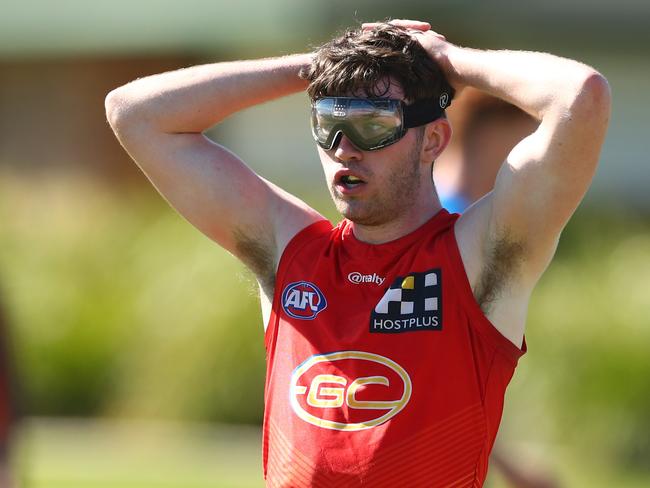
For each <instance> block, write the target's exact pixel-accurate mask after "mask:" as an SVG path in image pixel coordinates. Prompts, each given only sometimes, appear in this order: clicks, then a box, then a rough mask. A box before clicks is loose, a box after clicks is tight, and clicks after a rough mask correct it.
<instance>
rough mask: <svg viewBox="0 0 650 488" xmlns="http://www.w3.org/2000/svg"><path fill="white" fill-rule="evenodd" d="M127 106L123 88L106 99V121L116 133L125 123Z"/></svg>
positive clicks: (111, 93)
mask: <svg viewBox="0 0 650 488" xmlns="http://www.w3.org/2000/svg"><path fill="white" fill-rule="evenodd" d="M126 106H127V103H126V100H125V97H124V95H123V93H122V90H121V88H116V89H114V90H112V91H111V92H109V94H108V95H106V98H105V99H104V110H105V112H106V120H108V123H109V125H110V126H111V128H112V129H113V131H115V132H117V129H118V127H120V126H121V125H122V123H123V119H124V115H125V113H126V112H127V109H126Z"/></svg>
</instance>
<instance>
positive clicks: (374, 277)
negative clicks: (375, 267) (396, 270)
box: [348, 271, 386, 285]
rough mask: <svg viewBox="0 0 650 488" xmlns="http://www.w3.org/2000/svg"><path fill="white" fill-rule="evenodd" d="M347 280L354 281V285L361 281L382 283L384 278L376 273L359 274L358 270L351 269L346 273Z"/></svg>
mask: <svg viewBox="0 0 650 488" xmlns="http://www.w3.org/2000/svg"><path fill="white" fill-rule="evenodd" d="M348 281H349V282H350V283H354V284H355V285H360V284H362V283H374V284H376V285H383V284H384V281H386V278H382V277H381V276H379V275H378V274H377V273H372V274H365V275H364V274H361V273H359V272H358V271H353V272H352V273H350V274H349V275H348Z"/></svg>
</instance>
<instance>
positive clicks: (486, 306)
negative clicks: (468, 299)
mask: <svg viewBox="0 0 650 488" xmlns="http://www.w3.org/2000/svg"><path fill="white" fill-rule="evenodd" d="M488 249H489V251H488V253H487V260H486V262H485V265H484V268H483V270H482V272H481V276H480V278H479V280H478V284H477V285H476V288H475V289H474V297H476V301H477V302H478V304H479V306H480V307H481V310H482V311H483V313H485V314H487V313H488V312H489V310H490V308H491V306H492V304H493V303H494V301H495V300H496V299H497V298H499V297H500V296H501V294H502V293H503V291H504V289H505V288H506V286H507V285H508V283H509V282H510V281H511V279H512V278H513V277H514V276H515V275H516V274H517V273H518V272H519V271H520V269H521V265H522V263H523V261H524V256H525V246H524V243H523V242H521V241H517V240H515V239H514V238H512V236H510V235H509V234H508V233H507V232H502V233H500V234H499V235H497V236H496V238H494V239H492V240H491V241H490V242H488Z"/></svg>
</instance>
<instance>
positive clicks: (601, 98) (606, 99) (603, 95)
mask: <svg viewBox="0 0 650 488" xmlns="http://www.w3.org/2000/svg"><path fill="white" fill-rule="evenodd" d="M611 104H612V92H611V89H610V86H609V82H608V81H607V78H605V77H604V76H603V75H602V74H600V73H599V72H598V71H595V70H589V71H588V72H587V74H586V76H585V77H584V80H583V81H582V83H581V84H580V88H579V90H578V93H577V96H576V98H575V100H574V103H573V111H574V112H578V113H579V114H580V115H582V116H583V117H586V118H589V119H590V120H592V121H604V122H607V121H608V120H609V116H610V111H611Z"/></svg>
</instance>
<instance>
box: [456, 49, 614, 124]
mask: <svg viewBox="0 0 650 488" xmlns="http://www.w3.org/2000/svg"><path fill="white" fill-rule="evenodd" d="M446 54H447V55H446V58H447V62H448V63H449V69H450V71H451V73H452V78H453V79H454V81H455V82H456V83H457V84H458V85H460V86H465V85H467V86H473V87H475V88H478V89H479V90H483V91H485V92H487V93H490V94H491V95H494V96H496V97H499V98H501V99H504V100H506V101H508V102H510V103H512V104H514V105H516V106H518V107H519V108H521V109H523V110H525V111H526V112H528V113H529V114H531V115H532V116H533V117H535V118H537V119H538V120H541V119H542V118H543V117H544V115H545V114H547V113H548V112H549V111H552V110H556V109H557V110H561V111H565V110H566V109H567V108H569V107H571V106H572V104H573V103H574V101H575V100H576V99H577V98H578V97H579V96H580V95H581V93H582V92H583V91H584V89H585V86H587V85H588V82H589V80H590V79H593V78H600V79H602V80H604V79H603V78H602V77H601V76H600V75H599V74H598V73H597V72H596V71H595V70H594V69H593V68H590V67H589V66H587V65H585V64H582V63H580V62H578V61H573V60H570V59H565V58H561V57H558V56H553V55H551V54H546V53H538V52H527V51H481V50H477V49H470V48H461V47H457V46H450V48H449V49H448V51H447V53H446Z"/></svg>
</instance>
